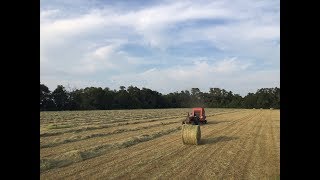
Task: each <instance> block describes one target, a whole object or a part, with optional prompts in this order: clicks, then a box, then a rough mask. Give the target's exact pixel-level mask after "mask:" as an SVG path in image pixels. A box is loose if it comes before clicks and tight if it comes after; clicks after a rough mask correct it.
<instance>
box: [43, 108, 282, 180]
mask: <svg viewBox="0 0 320 180" xmlns="http://www.w3.org/2000/svg"><path fill="white" fill-rule="evenodd" d="M190 110H191V109H151V110H107V111H72V112H69V111H65V112H40V171H41V173H40V177H41V179H79V178H83V179H190V178H191V179H225V178H227V179H230V178H231V179H261V178H271V179H278V178H279V176H280V111H279V110H269V109H212V108H206V109H205V110H206V115H207V120H208V124H205V125H201V126H200V127H201V144H200V145H198V146H196V145H184V144H183V143H182V140H181V120H182V119H184V118H185V116H186V114H187V112H188V111H190Z"/></svg>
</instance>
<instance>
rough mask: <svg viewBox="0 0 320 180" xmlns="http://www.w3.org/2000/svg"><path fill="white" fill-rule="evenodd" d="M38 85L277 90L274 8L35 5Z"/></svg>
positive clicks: (91, 1)
mask: <svg viewBox="0 0 320 180" xmlns="http://www.w3.org/2000/svg"><path fill="white" fill-rule="evenodd" d="M40 81H41V83H44V84H46V85H47V86H48V87H49V89H50V90H54V89H55V88H56V86H57V85H60V84H61V85H64V86H66V87H67V89H68V90H71V89H73V88H84V87H89V86H95V87H109V88H111V89H119V86H121V85H123V86H126V87H128V86H130V85H133V86H137V87H139V88H142V87H147V88H150V89H153V90H157V91H159V92H161V93H163V94H166V93H169V92H174V91H181V90H190V89H191V88H193V87H198V88H200V90H201V91H203V92H208V90H209V88H210V87H219V88H224V89H226V90H231V91H232V92H234V93H237V94H240V95H242V96H244V95H246V94H247V93H248V92H255V91H256V90H257V89H259V88H265V87H276V86H277V87H280V2H279V1H273V0H267V1H263V0H262V1H257V0H241V1H238V0H216V1H211V0H210V1H206V0H200V1H187V0H184V1H182V0H181V1H180V0H177V1H160V0H158V1H124V0H118V1H96V0H50V1H44V0H41V1H40Z"/></svg>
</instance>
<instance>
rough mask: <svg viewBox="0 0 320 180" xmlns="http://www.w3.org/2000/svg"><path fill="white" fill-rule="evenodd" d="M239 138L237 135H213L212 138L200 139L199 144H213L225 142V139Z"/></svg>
mask: <svg viewBox="0 0 320 180" xmlns="http://www.w3.org/2000/svg"><path fill="white" fill-rule="evenodd" d="M236 139H239V138H238V137H229V136H219V137H214V138H206V139H201V141H200V143H199V145H205V144H215V143H218V142H225V141H232V140H236Z"/></svg>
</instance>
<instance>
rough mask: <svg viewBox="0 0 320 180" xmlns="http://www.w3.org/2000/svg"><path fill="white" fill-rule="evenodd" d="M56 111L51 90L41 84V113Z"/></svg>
mask: <svg viewBox="0 0 320 180" xmlns="http://www.w3.org/2000/svg"><path fill="white" fill-rule="evenodd" d="M46 110H55V104H54V102H53V100H52V98H51V92H50V90H49V88H48V87H47V86H46V85H44V84H41V82H40V111H46Z"/></svg>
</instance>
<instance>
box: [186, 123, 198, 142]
mask: <svg viewBox="0 0 320 180" xmlns="http://www.w3.org/2000/svg"><path fill="white" fill-rule="evenodd" d="M200 139H201V131H200V126H199V125H189V124H183V125H182V142H183V144H192V145H198V144H199V143H200Z"/></svg>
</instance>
